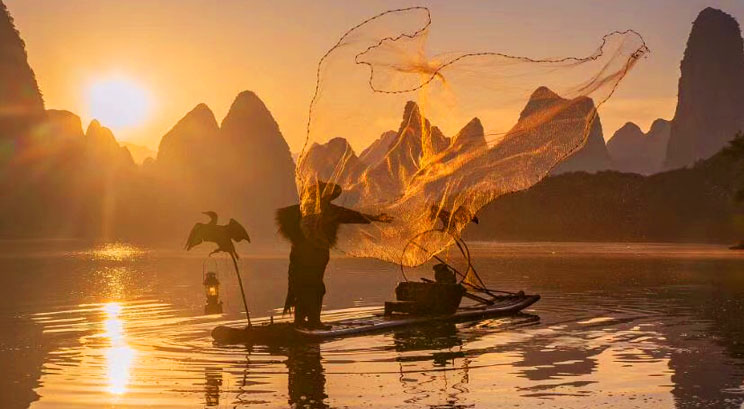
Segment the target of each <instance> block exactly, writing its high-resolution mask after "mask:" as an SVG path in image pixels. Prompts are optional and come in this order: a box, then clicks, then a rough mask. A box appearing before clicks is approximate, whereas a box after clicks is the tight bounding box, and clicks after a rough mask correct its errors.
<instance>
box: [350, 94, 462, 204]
mask: <svg viewBox="0 0 744 409" xmlns="http://www.w3.org/2000/svg"><path fill="white" fill-rule="evenodd" d="M386 135H387V137H388V138H389V137H390V134H386ZM386 135H383V137H384V136H386ZM424 135H427V136H428V137H427V138H424ZM422 140H428V141H429V143H428V144H427V145H424V144H423V143H422ZM381 143H382V141H381ZM449 144H450V140H449V138H447V137H446V136H444V135H443V134H442V131H440V130H439V128H437V127H436V126H433V125H432V124H431V122H429V120H428V119H426V118H425V117H424V116H423V115H421V111H420V109H419V107H418V105H417V104H416V103H415V102H413V101H408V102H407V103H406V105H405V107H404V108H403V119H402V120H401V123H400V126H399V127H398V131H397V132H396V134H395V138H394V139H393V140H392V141H391V142H390V146H389V147H388V149H387V152H386V153H385V156H384V158H383V159H382V160H380V161H379V162H377V163H376V164H373V165H372V166H371V167H370V168H369V169H368V170H367V171H366V172H365V173H364V177H365V180H366V181H367V182H368V183H369V186H368V189H370V191H371V192H373V194H378V195H383V196H385V195H392V196H397V195H399V194H400V192H401V191H402V189H403V187H404V186H407V185H408V183H409V182H410V181H411V178H412V177H413V175H414V174H416V172H417V171H418V170H419V169H421V167H422V166H423V165H424V161H426V160H427V159H431V158H433V157H434V155H436V154H438V153H440V152H442V151H443V150H445V149H446V148H447V147H448V146H449Z"/></svg>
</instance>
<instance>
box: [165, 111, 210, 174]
mask: <svg viewBox="0 0 744 409" xmlns="http://www.w3.org/2000/svg"><path fill="white" fill-rule="evenodd" d="M219 132H220V128H219V125H217V120H216V119H215V118H214V114H213V113H212V110H210V109H209V107H208V106H207V105H205V104H199V105H197V106H196V107H195V108H194V109H192V110H191V111H190V112H189V113H188V114H186V116H184V117H183V118H181V120H179V121H178V123H176V125H175V126H174V127H173V128H172V129H171V130H170V131H168V133H166V134H165V135H164V136H163V137H162V138H161V139H160V147H159V148H158V155H157V158H156V162H155V163H156V164H157V166H158V167H159V171H160V172H161V173H164V174H167V175H169V176H172V177H177V178H179V179H181V180H188V181H189V183H193V182H195V181H194V180H192V179H193V177H194V175H204V174H205V172H208V169H209V168H211V165H210V164H212V163H214V160H213V158H211V157H210V155H209V154H210V153H212V151H213V150H214V149H215V145H216V143H217V142H218V138H219Z"/></svg>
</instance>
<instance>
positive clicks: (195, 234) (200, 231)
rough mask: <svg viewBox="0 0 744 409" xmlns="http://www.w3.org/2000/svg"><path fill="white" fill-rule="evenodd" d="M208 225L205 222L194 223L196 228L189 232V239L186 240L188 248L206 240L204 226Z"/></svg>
mask: <svg viewBox="0 0 744 409" xmlns="http://www.w3.org/2000/svg"><path fill="white" fill-rule="evenodd" d="M206 226H207V225H206V224H203V223H197V224H195V225H194V228H192V229H191V233H189V238H188V240H186V250H191V248H192V247H194V246H196V245H198V244H200V243H201V242H203V241H204V228H205V227H206Z"/></svg>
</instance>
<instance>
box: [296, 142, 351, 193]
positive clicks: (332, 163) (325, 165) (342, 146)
mask: <svg viewBox="0 0 744 409" xmlns="http://www.w3.org/2000/svg"><path fill="white" fill-rule="evenodd" d="M305 161H306V164H307V166H310V168H312V169H315V170H316V171H317V172H318V177H320V178H321V180H336V181H338V182H340V183H341V184H347V183H353V182H354V181H355V178H356V177H358V176H359V174H360V173H361V172H362V171H363V170H364V168H365V167H366V165H365V164H363V163H362V162H361V161H360V160H359V158H358V157H357V156H356V154H355V153H354V149H352V147H351V145H349V142H348V141H347V140H346V139H344V138H333V139H331V140H330V141H328V142H326V143H324V144H322V145H321V144H317V143H314V144H313V145H312V146H310V148H309V149H308V151H307V154H306V156H305Z"/></svg>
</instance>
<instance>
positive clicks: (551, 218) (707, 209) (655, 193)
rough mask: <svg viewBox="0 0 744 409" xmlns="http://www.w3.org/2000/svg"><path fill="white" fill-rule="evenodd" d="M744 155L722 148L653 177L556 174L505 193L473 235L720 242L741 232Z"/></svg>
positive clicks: (481, 214) (483, 214)
mask: <svg viewBox="0 0 744 409" xmlns="http://www.w3.org/2000/svg"><path fill="white" fill-rule="evenodd" d="M742 175H744V158H735V159H732V158H730V157H728V156H726V155H723V154H717V155H715V156H713V157H712V158H710V159H708V160H705V161H702V162H700V163H698V164H697V165H695V166H694V167H692V168H690V169H679V170H673V171H668V172H664V173H658V174H655V175H651V176H641V175H636V174H627V173H618V172H614V171H605V172H599V173H596V174H588V173H585V172H576V173H568V174H562V175H557V176H551V177H549V178H547V179H544V180H543V181H542V182H540V183H539V184H537V185H535V186H534V187H532V188H531V189H529V190H526V191H521V192H517V193H512V194H508V195H505V196H502V197H500V198H498V199H497V200H495V201H494V202H492V203H490V204H489V205H487V206H486V207H484V208H483V209H482V210H481V211H480V212H479V213H478V217H479V219H480V224H479V225H477V226H470V227H469V228H468V230H467V231H466V237H468V238H470V239H477V240H517V241H521V240H524V241H656V242H685V241H687V242H718V243H721V242H722V243H728V242H734V241H736V240H738V239H740V236H741V228H740V226H739V225H738V224H737V223H736V222H735V221H736V220H738V219H740V218H741V217H742V216H744V208H743V207H742V206H741V204H740V203H737V202H736V201H735V200H734V194H735V192H736V190H737V189H738V188H739V187H740V186H741V184H742V183H743V182H744V180H742V179H744V177H743V176H742Z"/></svg>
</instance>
